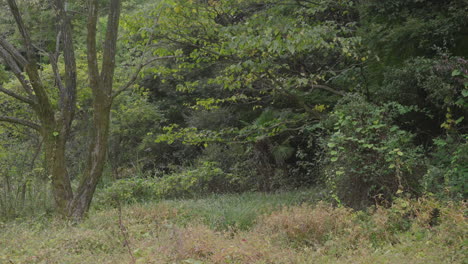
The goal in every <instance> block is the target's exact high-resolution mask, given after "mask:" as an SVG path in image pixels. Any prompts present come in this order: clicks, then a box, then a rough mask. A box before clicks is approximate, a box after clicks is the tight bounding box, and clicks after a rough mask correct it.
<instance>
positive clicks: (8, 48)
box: [0, 37, 27, 67]
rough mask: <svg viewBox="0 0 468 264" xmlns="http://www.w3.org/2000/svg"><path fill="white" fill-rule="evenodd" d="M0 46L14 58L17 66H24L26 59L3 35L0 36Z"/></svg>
mask: <svg viewBox="0 0 468 264" xmlns="http://www.w3.org/2000/svg"><path fill="white" fill-rule="evenodd" d="M0 46H2V47H3V48H4V49H5V51H7V52H8V53H9V54H10V55H11V56H12V57H13V58H14V59H15V61H16V62H17V63H18V65H19V66H21V67H24V66H25V65H26V63H27V61H26V59H25V58H24V57H23V55H21V53H20V52H19V51H18V50H17V49H16V48H15V47H13V45H11V44H10V43H9V42H8V41H7V40H6V39H4V38H3V37H0Z"/></svg>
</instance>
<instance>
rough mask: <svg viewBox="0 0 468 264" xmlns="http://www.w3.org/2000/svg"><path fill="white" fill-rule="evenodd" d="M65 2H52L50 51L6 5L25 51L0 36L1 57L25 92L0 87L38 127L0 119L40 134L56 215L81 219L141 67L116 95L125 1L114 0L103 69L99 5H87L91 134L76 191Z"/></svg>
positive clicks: (12, 5)
mask: <svg viewBox="0 0 468 264" xmlns="http://www.w3.org/2000/svg"><path fill="white" fill-rule="evenodd" d="M65 2H66V1H64V0H51V5H52V6H53V8H54V11H55V17H56V25H57V27H56V28H57V32H56V40H55V41H56V47H55V51H54V52H46V51H45V50H42V49H41V47H39V46H37V45H35V44H34V43H33V41H32V38H31V36H30V32H29V31H28V28H27V26H26V25H25V22H24V19H23V17H22V14H21V12H20V10H19V7H18V4H17V1H15V0H7V4H8V7H9V11H10V13H11V15H12V16H13V17H14V20H15V22H16V26H17V29H18V31H19V33H20V35H21V41H22V47H21V48H18V47H16V46H15V45H14V44H13V43H12V42H11V41H8V40H7V39H6V38H5V37H4V36H1V37H0V56H1V58H2V59H3V62H4V63H5V64H6V65H7V66H8V68H9V69H10V71H11V72H13V73H14V75H15V77H16V78H17V80H18V81H19V82H20V84H21V87H22V91H21V92H17V91H14V90H12V89H7V88H5V87H3V86H1V85H0V91H1V92H3V93H4V94H6V95H8V96H10V97H12V98H14V99H16V100H19V101H20V102H22V103H24V104H26V105H27V106H29V107H30V108H31V109H32V110H33V113H34V115H35V117H36V118H37V120H38V122H34V121H30V120H25V119H20V118H17V117H13V116H5V115H2V116H0V121H3V122H9V123H15V124H19V125H23V126H27V127H29V128H31V129H34V130H37V131H38V132H39V134H40V135H41V137H42V138H43V141H44V154H45V160H46V166H47V170H48V173H49V175H50V177H51V180H52V190H53V195H54V199H55V203H56V207H57V210H58V212H59V213H60V214H61V215H63V216H65V217H69V218H72V219H74V220H80V219H82V218H83V216H84V214H85V213H86V212H87V211H88V209H89V206H90V204H91V201H92V197H93V194H94V192H95V189H96V185H97V183H98V182H99V179H100V178H101V176H102V172H103V168H104V164H105V158H106V151H107V144H108V143H107V141H108V134H109V120H110V109H111V106H112V101H113V99H114V98H115V96H117V95H118V94H119V93H120V92H121V91H123V90H125V89H127V88H128V87H130V86H131V85H132V83H133V82H134V81H135V80H136V77H137V76H138V72H139V70H141V67H138V69H137V71H136V72H135V74H134V76H133V77H132V78H130V81H129V82H128V83H126V84H125V85H123V86H122V87H120V89H118V90H117V91H115V90H114V91H113V79H114V70H115V65H116V63H115V57H116V51H117V36H118V27H119V18H120V10H121V0H110V2H109V6H108V18H107V29H106V34H105V39H104V43H103V49H102V65H101V66H100V67H99V65H98V63H99V59H98V57H99V56H98V49H97V45H96V38H97V37H96V36H97V21H98V18H99V17H98V9H99V8H98V1H97V0H89V1H88V13H87V40H86V47H87V49H86V55H87V66H88V74H89V84H88V85H89V86H90V88H91V90H92V109H93V118H92V126H93V129H92V132H91V133H90V135H89V137H90V138H89V142H90V144H89V149H88V159H87V161H86V163H87V164H86V169H85V171H84V173H83V175H82V179H81V182H80V184H79V186H78V189H77V190H76V191H75V192H74V191H73V190H72V187H71V181H70V176H69V174H68V171H67V165H66V162H65V153H66V148H67V141H69V139H70V130H71V125H72V122H73V120H74V118H75V110H76V98H77V66H76V58H75V53H76V47H75V46H74V43H73V35H74V34H73V30H72V25H71V18H70V15H69V12H68V11H67V10H66V3H65ZM38 53H46V54H48V55H47V56H48V58H49V62H50V64H51V66H52V69H53V73H54V81H55V86H56V87H55V88H56V89H57V90H56V92H58V105H57V106H55V105H54V104H52V92H51V90H53V89H52V87H46V85H45V84H44V82H43V77H42V76H41V75H40V74H39V73H40V71H39V69H40V67H39V66H40V65H39V63H38V61H37V54H38ZM62 54H63V64H64V68H65V74H64V75H63V76H62V75H61V74H60V64H59V58H60V57H61V55H62Z"/></svg>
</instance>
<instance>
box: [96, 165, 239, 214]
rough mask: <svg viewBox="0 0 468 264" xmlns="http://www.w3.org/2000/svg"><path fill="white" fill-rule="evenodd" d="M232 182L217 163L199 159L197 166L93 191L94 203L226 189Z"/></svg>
mask: <svg viewBox="0 0 468 264" xmlns="http://www.w3.org/2000/svg"><path fill="white" fill-rule="evenodd" d="M236 181H237V179H236V177H234V176H233V175H232V174H229V173H224V172H223V170H222V169H220V168H219V167H218V165H217V163H215V162H203V163H201V164H200V165H199V166H198V167H195V168H191V169H187V170H184V171H181V172H178V173H173V174H169V175H166V176H163V177H161V178H151V177H148V178H141V177H133V178H126V179H121V180H117V181H115V182H114V183H113V184H112V185H110V186H108V187H106V188H105V189H104V190H102V191H101V192H99V193H98V194H97V200H98V201H97V203H98V206H99V205H106V204H112V203H115V202H119V203H134V202H141V201H150V200H158V199H164V198H191V197H195V196H201V195H207V194H209V193H215V192H217V193H219V192H229V190H230V186H232V185H235V184H236ZM231 184H232V185H231Z"/></svg>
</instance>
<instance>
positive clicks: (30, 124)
mask: <svg viewBox="0 0 468 264" xmlns="http://www.w3.org/2000/svg"><path fill="white" fill-rule="evenodd" d="M0 122H7V123H13V124H18V125H23V126H27V127H29V128H32V129H34V130H37V131H40V130H41V126H39V125H38V124H36V123H33V122H31V121H28V120H24V119H20V118H16V117H11V116H0Z"/></svg>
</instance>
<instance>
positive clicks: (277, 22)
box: [0, 0, 468, 218]
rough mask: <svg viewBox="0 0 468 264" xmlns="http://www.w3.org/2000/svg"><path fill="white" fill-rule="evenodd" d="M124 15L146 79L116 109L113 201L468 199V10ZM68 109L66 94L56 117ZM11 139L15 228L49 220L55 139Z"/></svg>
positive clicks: (107, 173) (238, 9)
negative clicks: (278, 196) (303, 191)
mask: <svg viewBox="0 0 468 264" xmlns="http://www.w3.org/2000/svg"><path fill="white" fill-rule="evenodd" d="M18 2H19V3H20V5H21V7H22V8H23V9H25V10H28V12H26V14H25V16H24V18H25V21H26V24H27V25H28V26H29V27H30V31H31V32H32V34H31V38H32V39H33V40H34V41H35V42H36V43H39V44H38V45H39V46H38V47H36V48H37V49H38V50H39V51H40V52H38V53H37V54H39V58H38V62H39V65H40V69H39V72H40V74H41V76H42V79H43V80H44V83H45V84H46V85H48V86H50V87H53V86H54V85H56V84H55V83H54V78H53V76H54V69H53V68H52V66H53V65H52V64H51V62H50V60H49V59H48V56H46V55H47V53H50V52H53V51H54V50H55V48H56V45H57V43H56V41H55V36H54V30H55V29H54V26H53V25H55V24H54V22H52V21H53V16H52V11H50V9H51V6H49V4H47V3H46V2H47V1H30V2H28V1H18ZM68 2H69V5H68V7H67V8H68V9H69V10H70V13H72V14H73V16H72V17H71V19H72V25H73V31H74V33H76V35H77V37H76V38H75V39H74V42H75V44H76V46H78V47H79V48H77V50H76V56H77V78H78V80H79V83H80V84H79V86H78V88H77V97H78V101H77V112H76V118H75V120H74V122H73V123H72V125H71V132H70V133H71V135H72V137H71V139H70V140H69V142H68V143H67V144H68V146H70V147H69V148H68V150H67V153H66V162H67V164H69V166H68V168H69V174H70V177H71V178H72V185H77V184H78V183H79V179H80V177H81V176H82V175H83V173H84V170H85V168H84V165H83V164H82V162H81V161H82V160H85V159H87V156H86V155H87V154H86V152H84V151H82V150H81V148H79V147H80V146H87V145H88V144H89V143H90V142H87V136H86V135H89V134H91V133H92V131H93V127H92V124H91V122H90V120H91V119H92V118H91V117H92V115H93V113H94V110H93V108H92V93H91V89H90V88H89V87H88V86H87V85H86V80H87V78H88V74H87V71H88V69H87V67H86V64H85V61H86V50H85V48H84V43H85V42H86V38H85V35H84V34H82V33H83V32H85V31H86V20H85V19H84V17H83V16H82V13H83V12H85V11H86V9H87V7H86V5H85V4H84V3H83V1H68ZM106 4H107V1H99V5H100V6H101V5H102V6H105V5H106ZM0 5H4V3H3V2H0ZM123 7H124V10H123V13H122V19H121V21H120V36H119V44H118V45H119V46H118V47H119V52H118V54H117V56H116V61H117V62H118V64H119V67H118V68H117V69H116V76H115V78H114V79H115V86H120V85H122V84H125V83H126V82H127V81H128V79H130V78H132V77H131V74H130V73H132V72H134V70H135V69H142V71H141V72H140V74H139V75H138V76H135V78H137V81H136V83H135V85H133V86H132V87H131V88H132V89H128V90H125V91H123V92H122V93H121V94H120V95H119V97H117V98H116V99H115V100H114V102H113V105H112V110H111V116H112V118H111V127H110V136H109V146H108V155H107V163H106V167H105V168H104V178H103V179H102V181H101V183H100V186H98V198H97V199H98V201H99V202H100V204H103V203H113V201H115V200H118V201H124V202H133V201H146V200H154V199H161V198H179V197H197V196H201V195H206V194H207V193H229V192H244V191H275V190H280V189H295V188H301V187H311V186H324V187H325V189H326V195H324V197H323V198H325V199H328V200H329V201H332V202H334V203H337V204H344V205H349V206H352V207H354V208H360V209H362V208H364V207H366V206H369V205H372V204H385V205H388V204H390V202H392V201H393V200H394V199H395V198H401V197H406V196H411V197H420V196H422V195H425V194H426V195H427V194H431V195H436V196H438V197H439V198H441V199H456V200H463V199H466V198H467V195H468V193H467V190H468V188H467V186H466V182H467V175H468V150H467V148H468V141H467V140H468V123H467V122H468V120H466V119H467V118H468V67H467V66H468V61H467V56H468V48H467V47H468V39H467V37H466V36H467V29H468V4H467V3H466V1H461V0H446V1H432V0H411V1H406V0H391V1H378V0H360V1H351V0H340V1H336V0H319V1H307V0H294V1H293V0H281V1H273V0H228V1H214V0H209V1H196V0H160V1H144V0H139V1H136V0H133V1H126V2H124V6H123ZM36 11H41V12H36ZM0 13H1V14H2V16H1V18H0V30H1V33H2V34H5V35H6V36H8V38H9V39H10V40H11V41H12V43H17V42H18V43H19V35H18V34H19V33H20V32H17V31H16V30H15V29H14V28H13V27H12V26H11V23H12V18H10V16H9V13H8V11H6V9H5V10H3V9H2V11H0ZM106 19H107V18H106V17H101V18H100V19H99V21H98V26H97V29H98V33H97V36H98V38H104V36H103V35H104V32H105V29H106ZM34 21H40V22H41V23H35V22H34ZM100 45H101V44H98V46H99V47H98V48H99V49H101V48H102V47H101V46H100ZM98 56H102V54H101V53H99V54H98ZM58 65H59V67H61V70H60V73H59V74H62V75H63V74H65V72H64V70H63V69H62V67H63V62H62V61H59V62H58ZM0 84H1V85H2V87H4V88H8V89H10V90H13V91H17V92H19V89H20V88H19V87H20V84H19V83H18V81H15V80H14V78H13V72H12V71H11V69H9V68H8V67H1V68H0ZM51 91H52V90H51ZM58 97H59V96H58V94H54V93H53V92H51V104H52V106H53V107H54V108H57V107H59V98H58ZM0 102H1V103H0V110H1V111H2V113H9V115H12V116H14V117H17V118H28V119H30V118H31V117H32V113H31V112H30V111H28V110H26V109H25V108H24V107H23V106H22V105H21V103H19V102H17V101H16V100H15V98H11V96H8V95H6V94H0ZM0 141H1V147H0V166H1V171H2V172H1V174H0V176H1V178H0V194H1V195H0V215H1V217H5V218H15V217H19V216H24V215H25V214H27V213H28V212H31V210H29V209H28V208H35V209H38V210H39V209H40V210H42V212H49V211H50V210H51V203H50V193H49V192H50V190H49V187H48V185H49V181H50V177H49V176H48V175H49V172H47V166H46V165H45V163H44V159H45V157H44V155H43V154H41V153H42V152H41V148H43V146H42V144H43V141H42V140H41V137H39V136H38V135H37V134H36V133H35V132H34V131H33V130H31V129H27V128H23V127H20V126H18V125H17V124H16V125H12V124H9V123H1V127H0ZM19 146H21V150H20V149H18V148H19ZM78 149H80V150H78ZM34 213H36V212H34Z"/></svg>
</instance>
